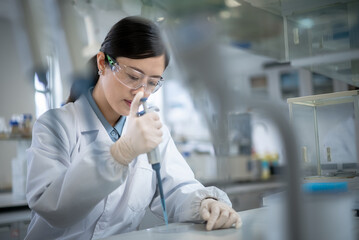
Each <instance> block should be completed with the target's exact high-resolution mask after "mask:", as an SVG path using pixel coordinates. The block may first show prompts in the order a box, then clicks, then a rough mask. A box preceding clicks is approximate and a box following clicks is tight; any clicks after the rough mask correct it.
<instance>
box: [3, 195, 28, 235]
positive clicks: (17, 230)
mask: <svg viewBox="0 0 359 240" xmlns="http://www.w3.org/2000/svg"><path fill="white" fill-rule="evenodd" d="M30 218H31V211H30V209H29V208H28V206H27V202H26V200H25V199H23V200H20V199H16V198H14V197H13V195H12V193H11V192H6V193H0V239H2V240H7V239H11V240H14V239H19V240H21V239H24V238H25V235H26V231H27V226H28V224H29V222H30Z"/></svg>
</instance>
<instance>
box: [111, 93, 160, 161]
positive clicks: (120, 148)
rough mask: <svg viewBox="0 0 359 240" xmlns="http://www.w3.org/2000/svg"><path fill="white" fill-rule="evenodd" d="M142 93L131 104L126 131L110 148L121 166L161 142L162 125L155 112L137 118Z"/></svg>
mask: <svg viewBox="0 0 359 240" xmlns="http://www.w3.org/2000/svg"><path fill="white" fill-rule="evenodd" d="M142 97H143V92H138V93H137V94H136V96H135V98H134V99H133V101H132V103H131V109H130V115H129V116H128V118H127V120H126V121H128V123H127V131H126V133H125V134H124V135H122V136H121V137H120V139H118V140H117V141H116V142H115V143H114V144H113V145H112V146H111V154H112V156H113V157H114V158H115V159H116V161H118V162H119V163H121V164H123V165H128V164H129V163H130V162H131V161H132V160H133V159H134V158H136V157H137V156H138V155H140V154H143V153H148V152H150V151H151V150H153V149H154V148H155V147H157V146H158V145H159V144H160V143H161V141H162V131H161V127H162V123H161V121H160V118H159V116H158V114H157V113H156V112H150V113H146V114H145V115H143V116H141V117H138V116H137V112H138V109H139V107H140V105H141V102H140V100H141V98H142Z"/></svg>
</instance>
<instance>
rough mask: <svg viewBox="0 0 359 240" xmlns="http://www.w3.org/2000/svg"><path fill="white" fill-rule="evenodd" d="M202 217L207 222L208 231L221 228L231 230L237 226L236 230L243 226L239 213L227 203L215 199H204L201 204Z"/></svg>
mask: <svg viewBox="0 0 359 240" xmlns="http://www.w3.org/2000/svg"><path fill="white" fill-rule="evenodd" d="M200 215H201V217H202V219H203V220H205V221H207V225H206V229H207V230H208V231H210V230H212V229H219V228H230V227H232V225H233V224H235V227H236V228H240V227H241V226H242V220H241V218H240V216H239V215H238V213H237V212H236V211H235V210H234V209H233V208H231V207H230V206H228V205H227V204H225V203H222V202H219V201H217V200H214V199H204V200H202V202H201V207H200Z"/></svg>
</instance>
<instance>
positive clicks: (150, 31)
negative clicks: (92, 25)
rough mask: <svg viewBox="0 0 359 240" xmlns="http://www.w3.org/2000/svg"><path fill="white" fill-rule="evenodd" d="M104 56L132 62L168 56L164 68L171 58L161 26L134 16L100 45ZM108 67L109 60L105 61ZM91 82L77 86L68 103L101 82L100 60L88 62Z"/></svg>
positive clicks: (89, 80) (125, 20)
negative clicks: (98, 66) (98, 65)
mask: <svg viewBox="0 0 359 240" xmlns="http://www.w3.org/2000/svg"><path fill="white" fill-rule="evenodd" d="M100 51H101V52H103V53H105V54H108V55H109V56H111V57H113V58H117V57H127V58H131V59H143V58H149V57H157V56H161V55H163V54H164V55H165V68H166V67H167V65H168V63H169V54H168V52H167V50H166V47H165V44H164V42H163V40H162V38H161V33H160V30H159V28H158V26H157V25H156V24H155V23H154V22H152V21H150V20H148V19H146V18H142V17H138V16H131V17H126V18H123V19H122V20H120V21H118V22H117V23H116V24H115V25H113V26H112V28H111V30H110V31H109V32H108V34H107V36H106V37H105V40H104V41H103V43H102V44H101V49H100ZM105 61H106V64H108V60H107V58H105ZM88 70H89V71H90V72H89V79H88V80H87V81H86V83H84V81H81V83H79V82H76V81H75V82H74V83H73V84H72V86H71V90H70V96H69V98H68V99H67V103H68V102H74V101H76V99H77V98H78V97H79V96H80V95H81V93H82V92H83V90H85V89H86V90H87V89H88V88H89V87H91V86H95V85H96V83H97V81H98V78H99V76H98V68H97V56H96V55H95V56H93V57H92V58H91V59H90V60H89V62H88Z"/></svg>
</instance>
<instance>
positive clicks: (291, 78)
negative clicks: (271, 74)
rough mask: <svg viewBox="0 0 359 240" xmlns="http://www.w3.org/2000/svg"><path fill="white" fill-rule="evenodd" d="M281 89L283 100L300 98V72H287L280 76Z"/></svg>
mask: <svg viewBox="0 0 359 240" xmlns="http://www.w3.org/2000/svg"><path fill="white" fill-rule="evenodd" d="M280 88H281V92H282V98H283V99H287V98H292V97H299V76H298V72H297V71H295V72H285V73H281V74H280Z"/></svg>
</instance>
